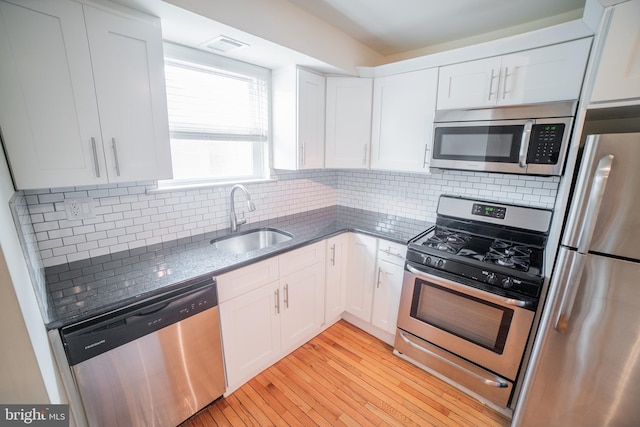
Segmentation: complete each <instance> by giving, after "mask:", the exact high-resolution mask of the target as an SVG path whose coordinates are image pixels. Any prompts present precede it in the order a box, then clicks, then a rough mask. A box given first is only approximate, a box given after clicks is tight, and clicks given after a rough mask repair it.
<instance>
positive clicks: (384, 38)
mask: <svg viewBox="0 0 640 427" xmlns="http://www.w3.org/2000/svg"><path fill="white" fill-rule="evenodd" d="M288 1H289V2H290V3H293V4H294V5H296V6H298V7H299V8H301V9H304V10H306V11H307V12H309V13H311V14H312V15H315V16H317V17H318V18H320V19H322V20H324V21H326V22H329V23H330V24H332V25H333V26H335V27H337V28H338V29H340V30H342V31H343V32H345V33H347V34H348V35H350V36H351V37H353V38H355V39H356V40H358V41H360V42H361V43H363V44H364V45H366V46H368V47H370V48H371V49H373V50H375V51H377V52H378V53H380V54H381V55H383V56H389V55H395V54H399V53H402V52H407V51H412V50H417V49H422V48H425V47H429V46H434V45H441V44H445V43H449V42H452V41H456V40H461V39H466V38H470V37H475V36H479V35H483V34H486V33H492V32H496V31H499V30H506V29H509V28H512V27H518V26H523V25H527V24H531V23H532V22H535V21H540V23H539V26H540V27H542V26H545V21H546V22H548V23H549V24H550V25H552V24H555V23H560V22H565V21H568V20H571V19H576V16H577V17H581V16H582V10H583V8H584V5H585V0H288Z"/></svg>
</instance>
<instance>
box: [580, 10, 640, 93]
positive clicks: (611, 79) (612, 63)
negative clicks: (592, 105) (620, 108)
mask: <svg viewBox="0 0 640 427" xmlns="http://www.w3.org/2000/svg"><path fill="white" fill-rule="evenodd" d="M632 100H633V101H634V103H637V102H640V0H632V1H628V2H626V3H621V4H618V5H616V6H614V8H613V16H612V18H611V23H610V26H609V30H608V32H607V34H606V39H605V42H604V48H603V51H602V55H601V57H600V60H599V62H598V69H597V74H596V79H595V83H594V87H593V92H592V94H591V102H607V101H632Z"/></svg>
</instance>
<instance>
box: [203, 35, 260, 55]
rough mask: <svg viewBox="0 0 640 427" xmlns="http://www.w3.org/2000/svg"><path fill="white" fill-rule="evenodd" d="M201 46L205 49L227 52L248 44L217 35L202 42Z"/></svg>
mask: <svg viewBox="0 0 640 427" xmlns="http://www.w3.org/2000/svg"><path fill="white" fill-rule="evenodd" d="M202 46H204V47H205V48H207V49H210V50H213V51H214V52H221V53H227V52H231V51H232V50H236V49H240V48H243V47H247V46H249V45H248V44H246V43H243V42H241V41H239V40H236V39H232V38H231V37H227V36H218V37H216V38H215V39H213V40H209V41H208V42H206V43H204V44H203V45H202Z"/></svg>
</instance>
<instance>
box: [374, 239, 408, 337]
mask: <svg viewBox="0 0 640 427" xmlns="http://www.w3.org/2000/svg"><path fill="white" fill-rule="evenodd" d="M380 246H382V242H381V243H380ZM404 250H405V252H406V247H404ZM398 253H401V250H400V251H398ZM377 261H378V269H377V275H378V277H377V280H376V286H375V289H374V291H373V309H372V312H371V324H372V325H373V326H375V327H377V328H380V329H382V330H383V331H385V332H388V333H390V334H392V335H395V333H396V326H397V321H398V308H399V307H400V292H401V291H402V278H403V276H404V254H402V255H401V258H396V259H391V260H389V259H387V258H384V257H380V256H379V257H378V260H377Z"/></svg>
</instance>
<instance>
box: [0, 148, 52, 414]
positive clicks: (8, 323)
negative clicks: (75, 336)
mask: <svg viewBox="0 0 640 427" xmlns="http://www.w3.org/2000/svg"><path fill="white" fill-rule="evenodd" d="M13 194H14V190H13V186H12V184H11V177H10V175H9V170H8V168H7V163H6V160H5V157H4V152H3V151H2V150H0V248H1V249H2V252H3V253H4V258H5V261H6V266H7V271H4V272H2V273H0V274H2V276H1V277H0V325H2V328H1V329H0V342H1V343H2V347H1V348H2V350H1V352H0V366H1V369H2V371H0V372H2V375H0V401H1V402H2V403H10V402H15V403H29V402H33V403H61V402H62V395H61V394H60V390H61V389H60V388H59V384H58V383H57V376H56V368H55V363H54V360H53V356H52V354H51V351H50V349H49V341H48V338H47V333H46V329H45V327H44V322H43V318H42V315H41V313H40V309H39V307H38V302H37V299H36V296H35V293H34V288H33V285H32V283H31V279H30V277H29V272H28V268H27V264H26V262H25V259H24V256H23V252H22V248H21V246H20V241H19V239H18V234H17V231H16V227H15V225H14V222H13V219H12V216H11V211H10V209H9V200H10V199H11V197H12V196H13ZM0 270H1V269H0ZM43 399H48V400H46V401H43Z"/></svg>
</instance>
